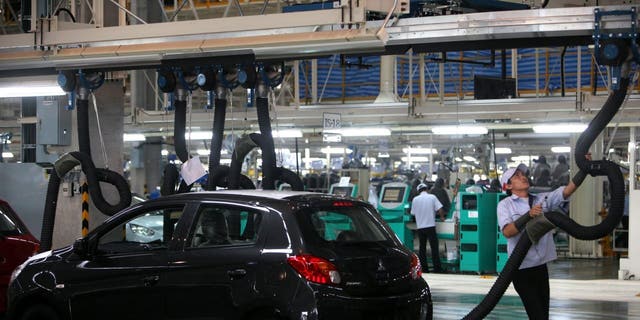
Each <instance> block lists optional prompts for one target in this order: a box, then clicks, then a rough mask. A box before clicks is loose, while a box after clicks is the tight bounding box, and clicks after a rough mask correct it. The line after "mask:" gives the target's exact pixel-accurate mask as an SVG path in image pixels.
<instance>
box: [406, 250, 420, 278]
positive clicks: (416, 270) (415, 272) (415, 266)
mask: <svg viewBox="0 0 640 320" xmlns="http://www.w3.org/2000/svg"><path fill="white" fill-rule="evenodd" d="M409 273H410V274H411V279H413V280H417V279H420V278H421V277H422V265H421V264H420V259H418V256H417V255H416V254H415V253H413V254H411V267H410V268H409Z"/></svg>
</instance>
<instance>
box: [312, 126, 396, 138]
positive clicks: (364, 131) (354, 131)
mask: <svg viewBox="0 0 640 320" xmlns="http://www.w3.org/2000/svg"><path fill="white" fill-rule="evenodd" d="M324 133H338V134H340V135H342V136H343V137H374V136H376V137H379V136H390V135H391V130H389V129H388V128H370V127H369V128H366V127H365V128H341V129H331V130H325V131H324Z"/></svg>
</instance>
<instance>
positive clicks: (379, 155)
mask: <svg viewBox="0 0 640 320" xmlns="http://www.w3.org/2000/svg"><path fill="white" fill-rule="evenodd" d="M389 157H390V156H389V152H378V158H389Z"/></svg>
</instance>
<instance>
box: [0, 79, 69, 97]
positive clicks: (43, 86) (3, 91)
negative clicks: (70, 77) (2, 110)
mask: <svg viewBox="0 0 640 320" xmlns="http://www.w3.org/2000/svg"><path fill="white" fill-rule="evenodd" d="M63 95H65V92H64V90H62V88H60V86H59V85H58V82H57V80H56V78H55V77H54V78H51V77H22V78H14V79H7V80H3V81H2V82H0V98H15V97H42V96H63Z"/></svg>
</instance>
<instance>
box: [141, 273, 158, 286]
mask: <svg viewBox="0 0 640 320" xmlns="http://www.w3.org/2000/svg"><path fill="white" fill-rule="evenodd" d="M159 280H160V276H157V275H156V276H148V277H144V278H142V283H144V286H145V287H152V286H155V285H156V284H157V283H158V281H159Z"/></svg>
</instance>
